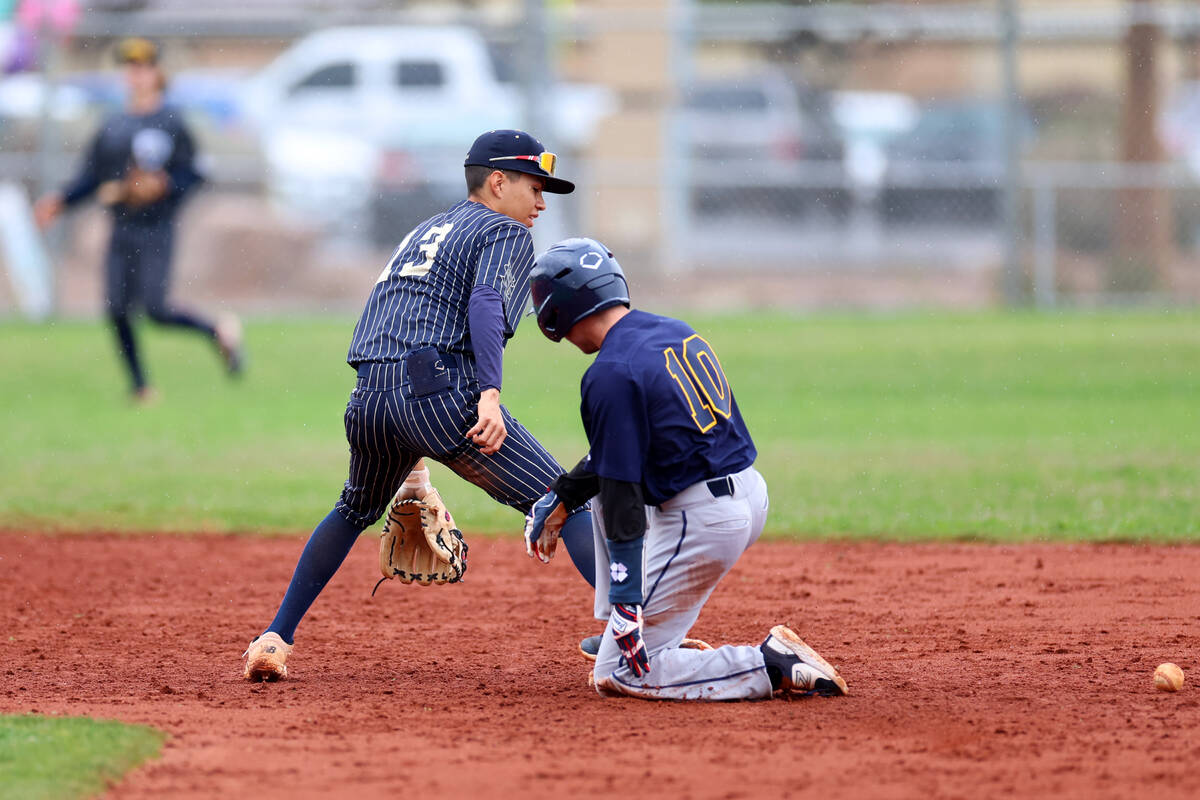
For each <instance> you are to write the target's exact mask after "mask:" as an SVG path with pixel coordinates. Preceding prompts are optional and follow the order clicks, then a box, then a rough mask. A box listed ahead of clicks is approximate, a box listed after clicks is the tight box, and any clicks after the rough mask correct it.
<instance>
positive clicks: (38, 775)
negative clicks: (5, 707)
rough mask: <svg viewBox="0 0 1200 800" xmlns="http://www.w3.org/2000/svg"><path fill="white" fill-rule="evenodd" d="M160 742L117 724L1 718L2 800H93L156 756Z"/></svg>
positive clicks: (147, 732)
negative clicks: (87, 799) (80, 799)
mask: <svg viewBox="0 0 1200 800" xmlns="http://www.w3.org/2000/svg"><path fill="white" fill-rule="evenodd" d="M163 738H164V737H163V734H161V733H159V732H158V731H155V730H153V729H151V728H146V727H142V726H140V725H123V724H121V723H119V722H105V721H99V720H94V719H83V718H79V717H36V716H26V715H20V716H0V800H51V798H74V797H90V796H94V795H96V794H98V793H100V792H101V791H103V790H104V789H105V788H106V787H107V786H108V783H109V782H110V781H115V780H117V779H118V778H120V777H121V776H122V775H124V774H125V773H126V772H128V771H129V770H131V769H133V768H134V767H136V766H137V765H138V764H140V763H142V762H143V761H145V760H146V759H148V758H152V757H154V756H156V755H158V752H159V750H160V748H161V747H162V742H163Z"/></svg>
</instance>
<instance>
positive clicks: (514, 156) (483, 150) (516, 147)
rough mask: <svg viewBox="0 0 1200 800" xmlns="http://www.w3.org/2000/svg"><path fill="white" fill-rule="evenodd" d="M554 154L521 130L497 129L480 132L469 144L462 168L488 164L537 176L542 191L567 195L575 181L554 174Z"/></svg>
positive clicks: (556, 159) (573, 188) (555, 158)
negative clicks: (542, 183)
mask: <svg viewBox="0 0 1200 800" xmlns="http://www.w3.org/2000/svg"><path fill="white" fill-rule="evenodd" d="M557 164H558V156H556V155H554V153H547V152H546V148H544V147H542V143H541V142H539V141H538V140H537V139H535V138H533V137H532V136H530V135H529V134H528V133H526V132H525V131H517V130H500V131H488V132H487V133H484V134H481V135H480V136H479V138H477V139H476V140H475V143H474V144H472V145H471V151H470V152H469V153H467V160H466V161H464V162H463V166H464V167H491V168H492V169H507V170H511V171H513V172H524V173H525V174H526V175H537V176H538V177H539V178H544V179H545V180H546V186H545V190H546V191H547V192H553V193H554V194H570V193H571V192H573V191H575V184H573V183H571V182H570V181H564V180H563V179H562V178H556V177H554V168H555V167H556V166H557Z"/></svg>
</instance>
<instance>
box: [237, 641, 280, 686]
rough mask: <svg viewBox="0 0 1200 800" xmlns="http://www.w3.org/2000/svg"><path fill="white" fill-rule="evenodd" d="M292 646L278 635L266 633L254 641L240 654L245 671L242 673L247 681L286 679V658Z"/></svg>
mask: <svg viewBox="0 0 1200 800" xmlns="http://www.w3.org/2000/svg"><path fill="white" fill-rule="evenodd" d="M291 654H292V646H291V645H290V644H288V643H287V642H285V641H284V640H283V637H281V636H280V635H279V634H278V633H274V632H268V633H264V634H263V635H262V636H260V637H258V638H257V639H255V640H254V641H253V642H251V643H250V646H249V647H247V648H246V652H244V653H242V657H243V658H245V659H246V669H245V670H244V671H243V673H242V677H244V678H245V679H246V680H248V681H277V680H281V679H283V678H286V677H287V658H288V656H290V655H291Z"/></svg>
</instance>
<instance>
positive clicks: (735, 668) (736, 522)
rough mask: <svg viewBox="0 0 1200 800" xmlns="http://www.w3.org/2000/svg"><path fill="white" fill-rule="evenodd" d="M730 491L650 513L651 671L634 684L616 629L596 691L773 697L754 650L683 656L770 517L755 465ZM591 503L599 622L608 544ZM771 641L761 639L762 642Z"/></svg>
mask: <svg viewBox="0 0 1200 800" xmlns="http://www.w3.org/2000/svg"><path fill="white" fill-rule="evenodd" d="M729 477H730V479H731V480H732V486H733V493H732V494H730V495H727V496H723V497H716V496H714V495H713V492H712V490H711V489H710V488H709V486H708V484H707V482H704V481H702V482H700V483H697V484H695V485H694V486H691V487H689V488H687V489H684V490H683V491H682V492H680V493H679V494H677V495H676V496H675V497H673V498H671V499H670V500H668V501H667V502H665V503H663V504H662V505H661V506H658V507H653V506H647V507H646V516H647V531H646V542H645V547H644V548H643V550H642V558H643V566H644V571H643V573H642V575H643V593H644V596H645V600H644V601H643V604H642V615H643V617H644V620H645V627H644V629H643V632H642V635H643V639H644V641H645V644H646V651H647V653H648V654H649V656H650V671H649V672H648V673H646V674H645V675H642V676H641V677H636V676H634V674H633V673H632V672H631V671H630V670H629V668H628V667H627V666H626V665H625V663H624V661H622V659H621V649H620V648H619V647H618V646H617V643H616V641H615V640H614V639H613V635H612V628H611V626H610V627H608V628H606V629H605V631H604V639H603V641H602V642H601V644H600V652H599V654H598V655H597V657H596V668H595V678H596V690H597V691H598V692H600V693H601V694H618V695H620V694H624V695H632V696H634V697H641V698H645V699H649V700H753V699H759V698H767V697H770V696H771V681H770V679H769V678H768V677H767V670H766V667H765V665H764V664H763V656H762V651H761V650H759V648H758V646H757V645H743V646H733V645H726V646H724V647H719V648H717V649H716V650H707V651H706V650H691V649H680V647H679V644H680V642H682V641H683V639H684V637H686V636H687V634H688V631H690V630H691V628H692V625H694V624H695V622H696V618H697V617H699V616H700V609H702V608H703V607H704V604H705V602H707V601H708V597H709V595H711V594H712V591H713V589H715V588H716V586H717V584H718V583H719V582H720V580H721V578H723V577H724V576H725V573H727V572H729V570H730V569H731V568H732V567H733V565H734V564H735V563H737V560H738V558H739V557H740V556H741V555H742V553H743V552H745V550H746V548H748V547H749V546H750V545H752V544H754V542H756V541H758V537H759V534H761V533H762V529H763V524H764V523H765V522H766V519H767V506H768V498H767V484H766V481H764V480H763V477H762V475H760V474H759V473H758V471H757V470H756V469H754V468H753V467H748V468H747V469H744V470H742V471H741V472H738V473H735V474H733V475H731V476H729ZM593 503H594V504H595V506H597V507H593V513H592V528H593V531H594V534H595V537H596V605H595V612H596V618H597V619H603V620H607V619H608V618H609V615H610V614H611V612H612V606H611V605H610V604H609V602H608V589H609V582H610V577H609V564H610V563H611V559H610V558H609V554H608V539H607V537H606V536H605V534H604V530H603V525H604V522H603V520H604V514H603V509H601V508H598V503H597V502H596V501H595V500H594V501H593ZM765 636H766V634H765V633H764V638H765Z"/></svg>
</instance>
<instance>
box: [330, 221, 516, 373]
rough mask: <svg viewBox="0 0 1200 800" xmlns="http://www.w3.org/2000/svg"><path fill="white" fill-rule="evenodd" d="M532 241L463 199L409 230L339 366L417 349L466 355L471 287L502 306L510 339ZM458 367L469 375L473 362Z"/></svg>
mask: <svg viewBox="0 0 1200 800" xmlns="http://www.w3.org/2000/svg"><path fill="white" fill-rule="evenodd" d="M532 269H533V238H532V237H531V236H530V234H529V229H528V228H526V227H525V226H524V225H522V224H521V223H520V222H517V221H516V220H513V219H511V218H510V217H506V216H504V215H503V214H499V213H497V212H495V211H492V210H491V209H489V208H487V207H486V206H484V205H482V204H480V203H476V202H474V201H473V200H464V201H462V202H461V203H459V204H457V205H455V206H453V207H452V208H450V209H449V210H448V211H446V212H444V213H441V214H437V215H435V216H433V217H430V218H429V219H427V220H425V221H424V222H422V223H421V224H420V225H418V226H417V227H416V228H414V229H413V230H412V232H411V233H409V234H408V236H406V237H404V241H402V242H401V243H400V246H399V247H397V248H396V252H395V253H393V254H392V257H391V259H389V261H388V265H387V266H386V267H384V270H383V272H382V273H380V275H379V280H378V281H376V283H375V288H374V289H372V290H371V296H370V297H369V298H368V299H367V305H366V308H365V309H363V313H362V317H360V318H359V320H358V324H357V325H356V326H355V327H354V336H353V338H352V339H351V341H350V352H349V354H348V355H347V356H346V360H347V361H348V362H349V363H350V364H351V365H352V366H355V367H357V366H358V365H359V364H361V363H363V362H365V361H398V360H400V359H401V358H403V357H404V354H405V353H406V352H407V351H409V350H412V349H414V348H417V347H424V346H432V347H436V348H437V349H438V351H439V352H442V353H459V354H464V355H468V356H469V355H470V354H471V353H472V352H473V351H472V349H471V339H470V333H469V332H468V329H467V303H468V301H469V300H470V297H471V290H472V289H474V288H475V286H477V285H483V286H490V287H492V288H493V289H495V290H496V291H497V292H498V293H499V294H500V297H501V298H502V300H503V301H504V320H505V322H504V338H505V339H506V340H507V339H510V338H512V335H513V333H515V332H516V329H517V324H518V323H519V322H520V321H521V315H522V313H523V312H524V310H525V305H526V303H528V301H529V272H530V270H532ZM464 365H465V366H467V368H468V369H471V370H472V371H473V366H474V362H473V359H470V358H468V359H466V360H465V364H464Z"/></svg>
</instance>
